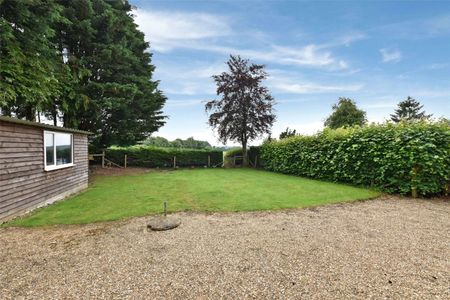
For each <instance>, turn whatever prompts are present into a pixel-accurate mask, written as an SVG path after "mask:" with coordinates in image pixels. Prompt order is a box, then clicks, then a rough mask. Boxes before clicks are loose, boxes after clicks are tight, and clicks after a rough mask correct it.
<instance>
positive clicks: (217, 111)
mask: <svg viewBox="0 0 450 300" xmlns="http://www.w3.org/2000/svg"><path fill="white" fill-rule="evenodd" d="M227 65H228V71H227V72H223V73H222V74H220V75H214V76H213V79H214V81H215V83H216V86H217V95H220V96H221V99H217V100H211V101H209V102H207V103H206V106H205V110H206V112H208V113H210V115H209V125H210V126H211V127H213V128H214V129H216V130H217V133H218V136H219V139H220V140H221V141H223V142H224V143H226V142H227V141H228V140H231V141H236V142H239V143H240V144H241V145H242V151H243V156H244V166H246V165H248V158H247V145H248V142H249V141H251V140H254V139H256V138H258V137H260V136H261V135H263V134H267V133H270V132H271V128H272V125H273V122H274V121H275V114H274V111H273V105H274V99H273V97H272V96H271V95H270V93H269V90H268V88H267V87H265V86H263V85H262V82H263V80H265V79H266V78H267V73H266V71H265V70H264V65H258V64H250V62H249V60H247V59H243V58H241V57H240V56H239V55H237V56H234V55H231V56H230V59H229V60H228V62H227Z"/></svg>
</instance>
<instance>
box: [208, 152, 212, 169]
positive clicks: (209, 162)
mask: <svg viewBox="0 0 450 300" xmlns="http://www.w3.org/2000/svg"><path fill="white" fill-rule="evenodd" d="M209 167H211V155H208V168H209Z"/></svg>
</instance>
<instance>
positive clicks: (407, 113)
mask: <svg viewBox="0 0 450 300" xmlns="http://www.w3.org/2000/svg"><path fill="white" fill-rule="evenodd" d="M422 108H423V105H421V104H420V102H419V101H417V100H416V99H414V98H412V97H410V96H408V98H407V99H406V100H404V101H401V102H400V103H399V104H398V106H397V109H396V110H395V112H394V113H393V114H391V120H392V121H394V122H396V123H397V122H400V121H420V120H426V119H429V118H430V117H431V116H432V115H427V114H426V113H425V111H423V110H422Z"/></svg>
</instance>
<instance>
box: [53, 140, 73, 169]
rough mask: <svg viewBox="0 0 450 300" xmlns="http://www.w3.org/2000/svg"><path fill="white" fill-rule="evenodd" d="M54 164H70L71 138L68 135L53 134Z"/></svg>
mask: <svg viewBox="0 0 450 300" xmlns="http://www.w3.org/2000/svg"><path fill="white" fill-rule="evenodd" d="M55 144H56V164H57V165H64V164H70V163H72V136H71V135H70V134H64V133H55Z"/></svg>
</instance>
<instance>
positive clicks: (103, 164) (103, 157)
mask: <svg viewBox="0 0 450 300" xmlns="http://www.w3.org/2000/svg"><path fill="white" fill-rule="evenodd" d="M102 168H105V151H102Z"/></svg>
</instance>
